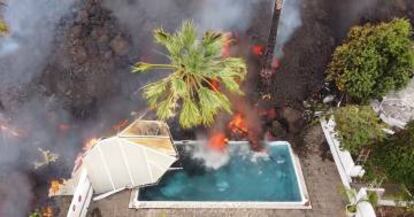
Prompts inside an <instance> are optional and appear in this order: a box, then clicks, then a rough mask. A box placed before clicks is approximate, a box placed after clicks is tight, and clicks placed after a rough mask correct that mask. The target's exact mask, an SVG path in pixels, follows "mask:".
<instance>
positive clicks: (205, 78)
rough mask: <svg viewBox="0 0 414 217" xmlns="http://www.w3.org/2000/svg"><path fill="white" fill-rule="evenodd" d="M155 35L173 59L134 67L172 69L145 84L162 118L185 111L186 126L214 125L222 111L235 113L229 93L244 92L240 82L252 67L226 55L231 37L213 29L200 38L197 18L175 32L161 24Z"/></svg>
mask: <svg viewBox="0 0 414 217" xmlns="http://www.w3.org/2000/svg"><path fill="white" fill-rule="evenodd" d="M154 38H155V42H156V43H158V44H160V45H162V46H163V47H165V48H166V50H167V51H168V55H167V56H168V59H169V63H167V64H152V63H145V62H138V63H136V64H135V65H134V67H133V72H143V71H148V70H153V69H159V70H167V71H168V72H171V73H169V74H168V75H166V76H165V77H163V78H161V79H160V80H158V81H156V82H153V83H150V84H147V85H146V86H144V87H143V91H144V94H143V95H144V98H145V99H146V100H147V101H148V104H149V106H150V107H151V108H152V109H155V111H156V114H157V116H158V118H160V119H161V120H166V119H169V118H171V117H174V116H176V114H177V113H179V123H180V125H181V126H182V127H183V128H191V127H194V126H198V125H205V126H210V125H212V124H213V123H214V120H215V117H216V115H217V114H218V113H219V112H221V111H225V112H227V113H232V110H231V103H230V101H229V99H228V98H227V96H226V95H225V94H224V92H226V93H227V92H228V93H231V94H238V95H242V94H243V92H242V91H241V89H240V85H239V84H240V82H242V81H243V80H244V78H245V75H246V72H247V70H246V63H245V62H244V60H243V59H241V58H234V57H223V55H222V49H223V46H225V45H226V44H228V43H229V41H230V40H231V39H229V38H228V37H226V36H225V35H224V34H222V33H218V32H213V31H208V32H205V33H204V35H203V37H202V38H201V39H199V38H198V36H197V30H196V27H195V26H194V24H193V23H192V22H191V21H186V22H184V23H183V24H182V26H181V29H180V30H179V31H177V32H176V33H173V34H171V33H167V32H165V31H164V30H163V29H162V28H158V29H155V30H154Z"/></svg>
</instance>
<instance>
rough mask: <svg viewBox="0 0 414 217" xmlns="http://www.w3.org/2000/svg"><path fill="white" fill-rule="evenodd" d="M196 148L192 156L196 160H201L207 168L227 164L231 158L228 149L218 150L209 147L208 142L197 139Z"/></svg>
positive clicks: (215, 168)
mask: <svg viewBox="0 0 414 217" xmlns="http://www.w3.org/2000/svg"><path fill="white" fill-rule="evenodd" d="M197 141H199V142H200V144H197V145H196V147H195V148H194V150H192V155H191V157H192V158H193V159H196V160H201V161H202V162H203V165H204V166H205V167H206V168H209V169H214V170H217V169H219V168H221V167H222V166H224V165H226V164H227V163H228V162H229V160H230V155H229V153H228V150H224V151H217V150H213V149H211V148H210V147H208V145H207V142H203V141H201V140H197Z"/></svg>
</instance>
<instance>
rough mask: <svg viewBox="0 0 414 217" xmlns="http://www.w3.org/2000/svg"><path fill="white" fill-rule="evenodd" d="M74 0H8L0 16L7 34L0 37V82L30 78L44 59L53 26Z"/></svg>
mask: <svg viewBox="0 0 414 217" xmlns="http://www.w3.org/2000/svg"><path fill="white" fill-rule="evenodd" d="M73 2H74V0H65V1H50V0H9V1H7V2H6V5H5V6H4V8H3V17H4V20H5V22H6V23H7V25H8V26H9V29H10V34H9V35H8V36H6V37H4V38H0V72H1V73H0V85H2V86H4V85H7V86H15V85H21V84H24V83H27V82H29V81H31V80H32V79H33V78H34V77H35V76H37V75H39V74H40V73H41V71H42V69H43V67H44V66H45V64H46V63H47V57H48V55H49V54H50V51H51V45H52V40H53V37H54V30H55V28H56V26H57V24H58V22H59V21H60V19H61V18H62V17H63V16H64V15H65V14H67V12H68V11H69V8H70V6H71V5H72V3H73Z"/></svg>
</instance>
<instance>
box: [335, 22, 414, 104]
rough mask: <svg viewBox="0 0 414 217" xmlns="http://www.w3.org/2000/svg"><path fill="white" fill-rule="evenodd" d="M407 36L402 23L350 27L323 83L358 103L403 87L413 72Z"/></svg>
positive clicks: (408, 30) (406, 27) (408, 28)
mask: <svg viewBox="0 0 414 217" xmlns="http://www.w3.org/2000/svg"><path fill="white" fill-rule="evenodd" d="M411 34H412V27H411V25H410V23H409V21H408V20H406V19H394V20H393V21H391V22H389V23H381V24H378V25H371V24H366V25H364V26H357V27H353V28H352V29H351V31H350V32H349V33H348V36H347V38H346V40H345V42H344V44H343V45H341V46H339V47H338V48H337V49H336V50H335V53H334V54H333V59H332V61H331V63H330V64H329V66H328V70H327V80H328V81H334V82H335V83H336V86H337V88H338V89H339V90H340V91H342V92H345V93H347V94H348V95H349V96H351V97H352V98H354V99H356V100H358V101H362V102H366V101H368V100H369V99H370V98H378V97H382V96H384V95H385V94H387V93H388V92H389V91H391V90H397V89H400V88H402V87H404V86H405V85H406V84H407V83H408V81H409V80H410V78H411V77H412V75H413V69H414V51H413V48H412V46H413V44H412V41H411V40H410V37H411Z"/></svg>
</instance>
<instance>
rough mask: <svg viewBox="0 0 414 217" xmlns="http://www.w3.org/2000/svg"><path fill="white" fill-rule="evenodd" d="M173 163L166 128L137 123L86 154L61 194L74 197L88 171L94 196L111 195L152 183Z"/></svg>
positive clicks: (153, 122)
mask: <svg viewBox="0 0 414 217" xmlns="http://www.w3.org/2000/svg"><path fill="white" fill-rule="evenodd" d="M176 160H177V152H176V150H175V147H174V145H173V141H172V139H171V136H170V131H169V128H168V125H167V124H166V123H164V122H159V121H142V120H137V121H135V122H133V123H132V124H131V125H129V126H128V127H126V128H125V129H124V130H123V131H122V132H120V133H119V134H117V135H115V136H113V137H110V138H106V139H102V140H100V141H99V142H97V143H96V144H95V145H94V146H93V147H92V148H90V149H89V150H88V151H87V152H85V153H84V154H83V158H82V164H81V165H80V166H78V167H77V168H76V169H75V171H74V174H73V178H72V179H71V180H69V181H68V182H66V184H65V185H66V186H64V187H63V188H62V192H60V194H69V195H70V194H73V192H74V190H75V187H76V186H77V183H78V180H79V177H80V174H81V171H86V172H87V177H88V179H89V181H90V182H91V184H92V187H93V191H94V193H95V194H105V195H110V194H112V193H116V192H118V191H121V190H123V189H126V188H135V187H139V186H146V185H151V184H155V183H157V182H158V181H159V179H160V178H161V176H162V175H164V173H165V172H166V171H167V170H169V168H170V166H171V165H172V164H173V163H174V162H175V161H176Z"/></svg>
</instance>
